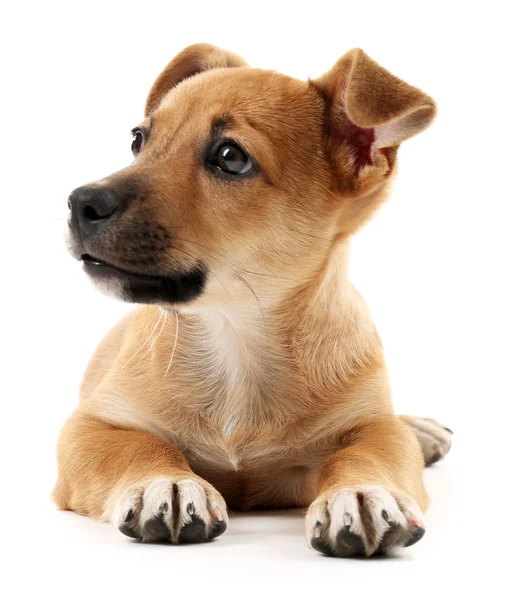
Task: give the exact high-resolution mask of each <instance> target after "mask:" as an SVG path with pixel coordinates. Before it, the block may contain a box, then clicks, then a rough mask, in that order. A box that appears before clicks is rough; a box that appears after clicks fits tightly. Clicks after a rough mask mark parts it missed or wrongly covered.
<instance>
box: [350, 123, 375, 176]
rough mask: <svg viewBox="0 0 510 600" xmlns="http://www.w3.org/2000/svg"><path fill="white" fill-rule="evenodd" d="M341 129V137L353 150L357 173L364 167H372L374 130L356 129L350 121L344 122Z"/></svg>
mask: <svg viewBox="0 0 510 600" xmlns="http://www.w3.org/2000/svg"><path fill="white" fill-rule="evenodd" d="M342 129H343V131H342V133H343V137H344V138H345V140H346V141H347V143H348V144H349V145H350V146H351V147H352V149H353V150H354V154H355V166H356V170H357V171H359V170H360V169H361V168H362V167H365V166H366V165H372V164H373V161H372V146H373V144H374V142H375V130H374V129H373V128H370V129H363V127H358V126H357V125H354V123H352V122H351V121H346V122H344V123H343V126H342Z"/></svg>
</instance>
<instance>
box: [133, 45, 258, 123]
mask: <svg viewBox="0 0 510 600" xmlns="http://www.w3.org/2000/svg"><path fill="white" fill-rule="evenodd" d="M247 66H248V64H247V63H246V61H245V60H244V59H242V58H241V57H240V56H237V54H234V53H232V52H228V51H227V50H222V49H221V48H217V47H216V46H212V45H211V44H193V46H188V47H187V48H185V49H184V50H183V51H182V52H179V54H178V55H177V56H176V57H175V58H174V59H173V60H172V61H170V62H169V63H168V65H167V66H166V67H165V68H164V69H163V71H162V72H161V74H160V75H159V77H158V78H157V79H156V81H155V82H154V83H153V85H152V88H151V90H150V92H149V95H148V96H147V100H146V102H145V116H146V117H147V116H149V115H150V114H152V113H153V112H154V111H155V110H156V109H157V108H158V106H159V105H160V103H161V100H162V99H163V98H164V96H165V95H166V94H167V92H169V91H170V90H171V89H172V88H173V87H175V86H176V85H178V84H179V83H180V82H181V81H183V80H184V79H188V78H189V77H193V75H197V74H198V73H203V72H204V71H209V70H211V69H221V68H235V67H247Z"/></svg>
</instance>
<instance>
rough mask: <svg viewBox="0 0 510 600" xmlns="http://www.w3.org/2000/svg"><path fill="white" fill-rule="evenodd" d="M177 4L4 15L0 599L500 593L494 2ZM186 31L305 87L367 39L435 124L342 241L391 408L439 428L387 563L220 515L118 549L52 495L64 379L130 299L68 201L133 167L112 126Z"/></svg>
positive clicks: (499, 54) (503, 156)
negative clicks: (79, 233)
mask: <svg viewBox="0 0 510 600" xmlns="http://www.w3.org/2000/svg"><path fill="white" fill-rule="evenodd" d="M175 4H176V3H170V2H164V3H161V4H160V5H157V4H156V3H154V2H143V3H134V4H129V3H127V2H123V3H122V4H118V3H113V2H100V3H94V2H83V3H77V2H72V3H71V2H67V3H56V2H33V3H28V4H26V3H24V4H21V3H16V4H14V3H10V5H9V6H7V5H6V4H5V5H3V6H2V9H1V10H2V13H3V14H2V15H0V22H1V23H2V26H3V31H2V36H1V39H0V44H1V46H2V47H1V48H0V50H1V56H2V88H3V91H2V94H1V96H0V102H1V111H2V118H3V124H2V143H1V145H0V153H1V156H0V158H1V163H0V164H1V168H2V188H1V195H2V220H1V223H2V230H1V235H0V244H1V256H2V278H1V286H2V293H1V302H2V310H1V312H0V319H1V323H0V326H1V330H0V331H1V339H2V351H3V356H2V361H1V365H2V367H1V368H2V375H1V390H0V392H1V398H2V404H1V406H2V413H1V419H2V420H1V423H2V428H1V436H0V443H1V456H2V477H1V479H0V481H1V486H2V489H1V494H0V503H1V509H2V528H1V531H2V533H3V538H4V542H5V543H4V545H3V549H4V553H5V554H4V558H3V560H2V564H1V570H2V572H3V575H2V579H1V581H2V592H4V591H6V592H7V593H6V594H5V595H4V594H3V593H2V596H3V597H6V598H27V597H38V598H39V597H40V598H46V597H52V598H64V597H65V598H68V597H71V598H82V597H84V598H92V597H96V598H140V597H141V595H143V597H144V598H151V597H170V598H174V597H180V598H181V597H190V598H198V597H207V598H239V597H242V598H244V597H248V598H250V597H252V596H257V597H260V596H261V595H265V596H266V597H268V598H287V597H290V598H292V597H297V598H301V597H303V598H310V597H314V598H316V597H318V596H320V595H323V594H328V596H329V595H330V596H331V597H335V598H336V597H339V598H340V597H342V598H344V597H352V596H353V597H355V598H362V599H364V598H369V597H373V596H377V597H378V598H405V599H406V600H407V599H409V598H431V597H434V598H437V599H440V600H442V599H443V598H448V597H450V596H451V597H459V598H469V597H471V596H472V595H473V596H474V595H475V594H476V595H477V594H482V593H483V597H487V598H502V597H504V596H505V594H507V593H508V587H507V584H506V583H505V584H504V583H503V581H504V580H505V579H507V577H506V572H505V566H506V562H507V559H506V553H507V545H508V544H507V539H508V534H509V531H508V516H507V514H508V506H507V504H508V503H507V498H508V495H507V493H506V489H507V488H508V483H507V477H508V466H507V465H508V455H509V452H508V446H507V439H508V434H507V430H508V416H509V410H508V402H509V400H510V394H509V388H508V382H507V380H508V364H509V360H508V359H509V350H508V339H509V333H510V331H509V327H508V325H509V323H508V306H509V304H510V302H509V294H508V257H509V247H508V228H509V227H510V224H509V218H508V217H509V209H508V203H509V202H510V197H509V196H510V194H509V191H508V183H507V181H506V180H505V178H506V179H507V175H506V173H507V172H508V139H509V135H508V134H509V131H508V120H507V118H506V117H505V115H507V114H508V106H507V103H508V94H507V92H505V89H504V88H505V85H507V83H506V84H505V79H507V73H508V58H509V48H508V35H507V31H506V24H507V22H508V21H507V19H506V18H505V16H504V15H503V10H502V9H503V5H504V3H502V2H487V1H486V2H483V3H479V4H478V3H456V2H451V3H446V2H440V3H434V2H428V3H426V5H417V4H416V3H410V2H405V3H404V2H402V3H395V2H377V3H373V4H371V3H369V2H360V3H349V6H347V5H346V3H326V2H318V1H316V2H313V3H311V4H310V5H309V6H302V5H301V4H299V3H283V2H281V3H276V2H271V3H267V4H264V3H260V2H258V3H256V4H254V3H235V2H234V3H232V2H229V3H226V4H225V5H224V6H223V5H222V4H221V3H204V4H202V5H200V6H199V3H196V2H187V3H186V2H182V3H178V6H175ZM333 6H334V8H332V7H333ZM196 41H209V42H212V43H216V44H218V45H221V46H224V47H227V48H229V49H231V50H234V51H235V52H238V53H239V54H241V55H244V56H245V57H246V58H247V59H248V60H249V61H251V62H252V63H253V64H254V65H256V66H260V67H265V68H276V69H278V70H280V71H282V72H286V73H288V74H291V75H295V76H298V77H302V78H305V77H307V76H317V75H319V74H321V72H324V71H326V70H327V69H329V67H330V66H331V65H332V64H333V62H334V61H335V60H336V59H337V58H339V57H340V55H341V54H343V53H344V52H345V51H347V50H348V49H350V48H351V47H353V46H361V47H363V48H364V49H365V50H366V51H367V52H368V53H369V54H371V55H372V56H373V57H374V58H375V59H376V60H378V61H379V62H380V63H381V64H383V65H384V66H386V67H387V68H389V69H390V70H392V71H393V72H394V73H395V74H397V75H399V76H401V77H403V78H406V79H407V80H409V82H410V83H413V84H416V85H418V86H420V87H422V88H423V89H424V90H425V91H426V92H427V93H429V94H430V95H432V96H433V97H434V98H435V99H436V100H437V101H438V104H439V109H440V112H439V117H438V118H437V120H436V122H435V124H434V125H433V127H432V128H431V129H430V130H428V131H427V132H426V133H424V134H423V135H420V136H419V137H417V138H416V139H414V140H411V141H409V142H407V143H405V144H404V145H403V147H402V149H401V152H400V173H399V176H398V179H397V181H396V183H395V186H394V189H393V194H392V196H391V198H390V200H389V201H388V203H387V204H386V205H385V207H384V208H383V209H382V210H381V211H380V213H379V214H378V215H376V217H375V219H374V220H373V221H372V222H371V223H370V224H369V225H368V226H367V227H366V228H365V229H364V230H363V231H362V232H361V233H360V235H359V236H358V237H357V239H356V242H355V244H354V246H353V252H352V257H353V258H352V278H353V280H354V281H355V283H356V285H357V286H358V288H359V289H360V291H361V292H362V294H363V295H364V296H365V298H366V299H367V301H368V303H369V305H370V306H371V308H372V312H373V316H374V318H375V321H376V324H377V326H378V329H379V332H380V333H381V336H382V339H383V341H384V344H385V350H386V357H387V361H388V365H389V370H390V375H391V379H392V384H393V389H394V397H395V406H396V408H397V410H398V411H401V412H407V413H411V414H412V413H415V414H421V415H424V416H433V417H435V418H437V419H439V420H441V421H443V422H444V423H445V424H446V425H448V426H450V427H451V428H452V429H454V430H455V432H456V433H455V437H454V442H453V449H452V451H451V455H450V456H448V457H447V459H446V460H445V462H444V463H440V464H439V465H438V466H436V467H435V468H433V469H431V470H430V471H428V472H427V474H426V481H427V484H428V487H429V489H430V492H431V497H432V506H431V509H430V511H429V512H428V515H427V523H428V531H427V534H426V536H425V538H424V539H423V540H422V541H421V542H420V543H419V544H417V545H416V546H414V547H412V548H409V549H407V550H403V551H402V553H401V557H400V558H398V559H392V560H380V559H378V560H370V561H357V560H356V561H353V560H341V559H328V558H323V557H320V556H319V555H318V554H316V553H314V552H312V551H311V550H309V549H308V548H307V546H306V543H305V540H304V525H303V520H302V516H301V515H300V511H297V512H292V513H290V514H278V515H273V514H271V515H264V516H261V515H249V516H234V517H233V519H232V524H231V527H230V529H229V530H228V532H227V533H226V534H225V535H224V536H222V537H221V538H220V539H219V540H217V541H216V542H214V543H212V544H207V545H202V546H190V547H185V548H181V547H168V546H143V545H140V544H138V543H134V542H131V541H130V540H128V539H127V538H124V537H123V536H122V535H120V534H119V533H117V532H116V531H114V530H113V528H112V527H110V526H108V525H105V524H100V523H95V522H93V521H91V520H88V519H84V518H81V517H77V516H75V515H72V514H67V513H59V512H57V511H56V510H54V508H53V506H52V505H51V503H50V502H49V500H48V498H49V493H50V491H51V487H52V485H53V482H54V479H55V441H56V437H57V434H58V429H59V428H60V426H61V425H62V423H63V421H64V419H65V418H66V417H67V415H69V414H70V413H71V411H72V410H73V408H74V406H75V404H76V402H77V386H78V383H79V379H80V376H81V372H82V371H83V368H84V366H85V364H86V361H87V360H88V358H89V356H90V354H91V353H92V351H93V348H94V346H95V344H96V343H97V342H98V341H99V339H100V337H101V336H102V335H103V334H104V332H105V331H106V329H107V328H108V327H109V326H110V325H111V324H112V323H113V322H114V321H115V320H116V319H117V318H118V317H119V315H120V314H122V312H123V311H125V310H127V309H128V307H126V306H124V305H121V304H118V303H116V302H114V301H113V300H110V299H107V298H104V297H102V296H100V294H99V293H97V292H96V291H95V290H94V289H92V287H91V286H90V285H89V284H88V283H87V282H86V281H85V278H84V276H83V274H82V273H81V270H80V267H79V265H78V264H77V263H75V262H74V261H72V260H71V259H70V258H69V257H68V256H67V254H66V251H65V249H64V244H63V235H62V234H63V229H64V225H65V218H66V210H67V209H66V198H67V195H68V193H69V192H70V191H71V190H72V189H73V188H74V187H77V186H78V185H81V184H83V183H85V182H87V181H90V180H93V179H96V178H98V177H101V176H102V175H105V174H108V173H110V172H111V171H114V170H116V169H118V168H121V167H122V166H124V165H125V164H126V163H127V162H128V161H129V160H131V157H130V152H129V146H130V137H129V130H130V128H131V127H133V126H134V125H136V124H137V123H138V121H139V120H140V119H141V116H142V109H143V102H144V95H145V94H146V93H147V91H148V89H149V86H150V84H151V83H152V80H153V79H154V78H155V77H156V75H157V74H158V72H159V70H160V69H161V68H162V67H163V66H164V65H165V64H166V62H167V61H168V60H170V58H172V56H173V55H174V54H176V53H177V52H178V51H179V50H181V49H182V48H183V47H184V46H186V45H188V44H190V43H193V42H196ZM494 590H495V591H494ZM505 590H506V591H505Z"/></svg>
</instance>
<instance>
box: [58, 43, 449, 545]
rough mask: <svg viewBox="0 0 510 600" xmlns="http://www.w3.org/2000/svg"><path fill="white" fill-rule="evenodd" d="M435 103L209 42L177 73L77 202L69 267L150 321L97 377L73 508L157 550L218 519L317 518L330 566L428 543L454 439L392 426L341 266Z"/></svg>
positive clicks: (181, 62) (68, 444)
mask: <svg viewBox="0 0 510 600" xmlns="http://www.w3.org/2000/svg"><path fill="white" fill-rule="evenodd" d="M434 110H435V109H434V104H433V102H432V100H431V99H430V98H428V97H427V96H425V94H423V93H422V92H420V91H419V90H417V89H416V88H412V87H411V86H408V85H407V84H405V83H403V82H401V81H400V80H398V79H396V78H394V77H393V76H391V75H390V74H389V73H387V72H386V71H384V70H383V69H382V68H381V67H379V66H378V65H376V64H375V63H373V62H372V61H371V60H370V59H369V58H368V57H367V56H366V55H364V54H363V53H362V52H361V51H352V52H351V53H349V54H347V55H346V56H345V57H344V58H343V59H341V60H340V61H339V62H338V63H337V65H335V67H334V68H333V69H332V70H331V71H330V72H329V73H327V74H326V75H325V76H324V77H323V78H321V79H319V80H318V81H315V82H301V81H296V80H294V79H291V78H288V77H285V76H283V75H279V74H275V73H271V72H266V71H258V70H254V69H249V68H247V66H246V65H245V63H244V61H242V60H241V59H239V58H238V57H237V56H235V55H233V54H231V53H228V52H225V51H221V50H218V49H216V48H214V47H212V46H208V45H197V46H192V47H190V48H188V49H186V50H185V51H183V52H182V53H181V54H180V55H178V56H177V57H176V58H175V59H174V60H173V61H172V62H171V63H170V64H169V65H168V67H167V68H166V69H165V70H164V71H163V73H162V74H161V75H160V77H159V78H158V80H156V82H155V84H154V86H153V88H152V90H151V92H150V93H149V97H148V100H147V106H146V119H145V121H144V122H143V123H142V125H141V126H140V127H138V128H135V130H134V136H135V138H134V147H133V148H134V151H135V154H136V156H137V158H136V160H135V162H134V163H133V165H131V166H130V167H128V168H127V169H125V170H123V171H121V172H119V173H116V174H114V175H112V176H110V177H108V178H106V179H104V180H102V181H100V182H96V183H95V184H92V185H90V186H85V187H84V188H79V189H78V190H75V192H73V194H72V195H71V197H70V207H71V221H70V228H71V233H72V236H71V244H70V245H71V251H72V253H73V254H74V255H75V256H76V258H79V259H81V260H83V261H84V264H85V269H86V270H87V272H88V273H89V275H90V276H91V277H92V278H93V279H94V280H95V282H96V283H97V284H98V286H99V287H100V288H103V289H105V290H106V291H108V292H109V293H114V294H115V295H117V296H120V297H122V298H124V299H126V300H128V301H133V302H137V303H142V304H144V306H142V307H141V308H139V309H137V310H135V311H134V312H133V313H131V314H130V315H128V316H127V317H125V318H124V319H123V320H122V321H121V322H120V323H118V324H117V325H116V326H115V327H114V328H113V329H112V330H111V331H110V333H109V334H108V335H107V336H106V338H105V339H104V340H103V342H102V343H101V345H100V346H99V348H98V349H97V351H96V353H95V355H94V357H93V358H92V360H91V362H90V364H89V367H88V369H87V371H86V373H85V376H84V380H83V383H82V388H81V400H80V406H79V407H78V409H77V410H76V412H75V413H74V415H73V416H72V417H71V419H70V420H69V421H68V423H67V425H66V426H65V428H64V430H63V432H62V436H61V439H60V442H59V479H58V481H57V485H56V488H55V491H54V499H55V501H56V502H57V504H58V505H59V506H60V507H62V508H67V509H72V510H75V511H77V512H79V513H81V514H86V515H90V516H93V517H95V518H99V519H103V520H107V521H111V522H113V523H114V524H115V525H116V526H117V527H118V528H119V529H120V530H121V531H122V532H123V533H125V534H126V535H129V536H131V537H137V538H141V539H144V540H149V541H150V540H155V539H162V538H164V539H170V540H171V541H173V542H197V541H206V540H208V539H212V538H213V537H216V536H217V535H220V534H221V533H223V531H224V530H225V528H226V524H227V520H228V518H227V514H226V505H228V506H230V507H232V508H239V509H243V510H247V509H252V508H256V507H259V508H262V507H263V508H268V507H290V506H307V505H311V506H310V508H309V510H308V515H307V537H308V540H309V542H310V544H311V545H312V546H313V547H314V548H316V549H317V550H319V551H321V552H323V553H327V554H334V555H339V556H353V555H370V554H373V553H378V552H385V551H387V550H388V549H390V548H393V547H395V546H398V545H410V544H412V543H415V542H416V541H418V540H419V539H420V537H421V536H422V535H423V532H424V528H423V518H422V510H424V509H425V507H426V503H427V496H426V492H425V489H424V486H423V482H422V469H423V461H424V457H425V461H426V462H427V463H428V462H434V461H435V460H438V459H439V458H441V457H442V456H444V454H445V453H446V452H447V451H448V449H449V447H450V439H451V438H450V432H449V431H448V430H446V429H445V428H443V427H441V426H440V425H439V424H437V423H436V422H433V421H430V420H425V419H417V418H412V417H401V418H399V417H397V416H395V415H394V413H393V409H392V405H391V395H390V389H389V385H388V377H387V373H386V368H385V364H384V358H383V353H382V349H381V344H380V341H379V337H378V335H377V332H376V330H375V328H374V325H373V323H372V321H371V318H370V314H369V312H368V309H367V307H366V305H365V303H364V302H363V300H362V298H361V297H360V295H359V294H358V292H357V291H356V289H355V288H354V287H353V286H352V284H351V283H350V281H349V277H348V253H349V238H350V236H351V234H352V233H353V232H354V231H356V229H357V228H358V227H359V226H360V225H361V224H362V223H363V222H364V221H365V220H366V219H367V218H368V217H369V216H370V215H371V214H372V212H373V211H374V210H375V209H376V208H377V206H378V205H379V204H380V203H381V202H382V201H383V200H384V198H385V196H386V191H387V184H388V181H389V180H390V178H391V176H392V174H393V173H394V167H395V160H396V151H397V149H398V146H399V144H400V142H401V141H402V140H403V139H406V138H407V137H410V135H413V134H414V133H417V132H418V131H420V130H421V129H423V128H424V127H425V126H426V125H427V124H428V123H429V122H430V120H431V118H432V117H433V114H434Z"/></svg>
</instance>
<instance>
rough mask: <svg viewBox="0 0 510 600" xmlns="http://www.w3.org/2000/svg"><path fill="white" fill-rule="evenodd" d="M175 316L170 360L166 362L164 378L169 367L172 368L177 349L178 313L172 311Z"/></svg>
mask: <svg viewBox="0 0 510 600" xmlns="http://www.w3.org/2000/svg"><path fill="white" fill-rule="evenodd" d="M174 314H175V340H174V347H173V348H172V354H171V355H170V360H169V361H168V366H167V368H166V371H165V377H166V376H167V375H168V371H170V367H171V366H172V363H173V360H174V354H175V349H176V348H177V339H178V337H179V313H178V312H177V311H174Z"/></svg>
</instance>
